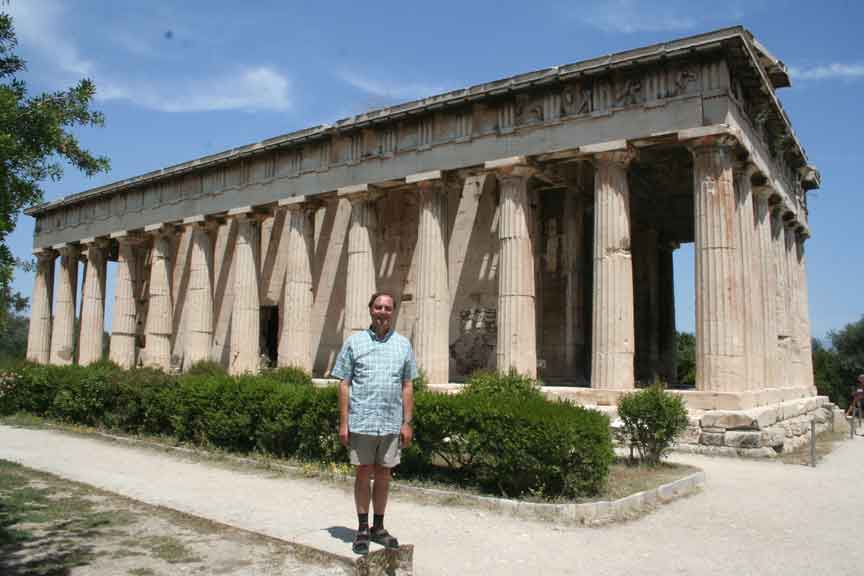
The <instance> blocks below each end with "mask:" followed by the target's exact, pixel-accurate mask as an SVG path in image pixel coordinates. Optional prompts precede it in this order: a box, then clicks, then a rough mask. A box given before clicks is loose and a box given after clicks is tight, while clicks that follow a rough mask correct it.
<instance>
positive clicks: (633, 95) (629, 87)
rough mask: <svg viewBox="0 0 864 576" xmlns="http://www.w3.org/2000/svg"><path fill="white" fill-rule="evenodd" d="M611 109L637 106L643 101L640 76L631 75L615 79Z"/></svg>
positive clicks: (643, 95)
mask: <svg viewBox="0 0 864 576" xmlns="http://www.w3.org/2000/svg"><path fill="white" fill-rule="evenodd" d="M613 95H614V97H613V100H612V107H613V108H624V107H627V106H639V105H641V104H642V102H643V101H644V99H645V94H644V93H643V91H642V76H641V74H639V75H637V74H632V75H627V76H622V77H620V78H617V79H616V81H615V84H614V93H613Z"/></svg>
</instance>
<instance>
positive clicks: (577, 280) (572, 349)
mask: <svg viewBox="0 0 864 576" xmlns="http://www.w3.org/2000/svg"><path fill="white" fill-rule="evenodd" d="M584 218H585V207H584V199H583V197H582V193H581V190H580V189H579V188H578V187H576V186H573V187H571V188H569V189H568V190H566V191H565V193H564V218H563V221H564V282H565V287H564V290H565V298H564V318H565V328H564V346H565V352H564V354H565V361H566V368H567V374H568V376H570V377H571V378H572V379H573V380H574V381H576V382H578V383H584V382H585V372H586V370H585V366H584V364H585V320H584V317H585V315H584V305H585V304H584V303H585V299H584V293H583V281H584V277H585V264H584V257H583V246H584Z"/></svg>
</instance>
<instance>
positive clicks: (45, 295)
mask: <svg viewBox="0 0 864 576" xmlns="http://www.w3.org/2000/svg"><path fill="white" fill-rule="evenodd" d="M35 256H36V278H35V279H34V282H33V297H32V302H33V303H32V304H31V306H30V329H29V334H28V335H27V360H29V361H31V362H37V363H39V364H47V363H48V361H49V360H50V359H51V298H52V292H53V291H54V258H55V257H56V256H57V254H56V253H55V252H54V251H53V250H42V251H40V252H37V253H36V254H35Z"/></svg>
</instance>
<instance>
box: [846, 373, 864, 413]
mask: <svg viewBox="0 0 864 576" xmlns="http://www.w3.org/2000/svg"><path fill="white" fill-rule="evenodd" d="M862 410H864V374H859V375H858V384H857V387H856V388H855V392H853V393H852V400H851V401H850V402H849V408H847V409H846V416H852V417H858V418H861V416H862V415H864V414H862V412H861V411H862Z"/></svg>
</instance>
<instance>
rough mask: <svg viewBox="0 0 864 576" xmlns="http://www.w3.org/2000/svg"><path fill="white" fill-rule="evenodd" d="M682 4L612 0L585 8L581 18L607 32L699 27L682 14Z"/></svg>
mask: <svg viewBox="0 0 864 576" xmlns="http://www.w3.org/2000/svg"><path fill="white" fill-rule="evenodd" d="M681 12H682V10H681V7H680V6H676V3H673V4H666V3H663V4H659V3H658V4H652V5H651V6H647V5H645V4H644V3H642V2H638V1H637V0H610V1H606V2H602V1H601V2H597V3H593V4H591V5H589V6H584V7H583V8H581V12H580V13H579V14H578V16H577V17H578V18H579V19H580V20H582V21H583V22H585V23H586V24H589V25H590V26H593V27H594V28H599V29H600V30H603V31H604V32H620V33H624V34H632V33H634V32H676V31H681V30H688V29H691V28H694V27H696V26H697V25H698V24H699V22H698V21H697V20H696V19H694V18H691V17H688V16H685V15H682V14H681Z"/></svg>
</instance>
